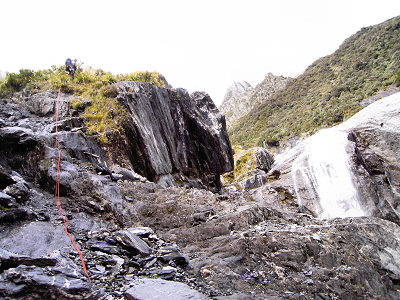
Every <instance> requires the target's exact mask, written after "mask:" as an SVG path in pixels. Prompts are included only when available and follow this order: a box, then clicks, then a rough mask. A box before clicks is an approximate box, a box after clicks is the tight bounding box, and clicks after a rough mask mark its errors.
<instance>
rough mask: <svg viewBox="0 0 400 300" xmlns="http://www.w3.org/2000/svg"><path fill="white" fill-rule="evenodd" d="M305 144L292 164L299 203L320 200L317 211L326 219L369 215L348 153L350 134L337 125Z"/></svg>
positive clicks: (309, 139) (314, 136)
mask: <svg viewBox="0 0 400 300" xmlns="http://www.w3.org/2000/svg"><path fill="white" fill-rule="evenodd" d="M303 143H304V145H303V147H304V148H303V152H302V153H301V154H300V155H299V156H298V157H297V158H296V159H295V161H294V162H293V165H292V176H293V182H294V187H295V191H296V194H297V199H298V201H299V205H300V206H301V205H302V201H303V199H302V197H304V198H307V199H311V201H319V206H320V209H317V214H318V217H320V218H324V219H329V218H335V217H341V218H344V217H356V216H365V215H366V213H365V212H364V211H363V209H362V208H361V206H360V204H359V201H358V193H357V188H356V187H355V185H354V183H353V179H352V177H353V175H352V171H351V165H350V159H349V154H348V153H347V152H346V147H347V146H348V143H349V141H348V139H347V133H346V132H344V131H340V130H339V129H338V128H335V127H334V128H329V129H324V130H321V131H319V132H318V133H317V134H315V135H313V136H312V137H310V138H308V139H307V140H305V141H304V142H303ZM316 207H318V205H316Z"/></svg>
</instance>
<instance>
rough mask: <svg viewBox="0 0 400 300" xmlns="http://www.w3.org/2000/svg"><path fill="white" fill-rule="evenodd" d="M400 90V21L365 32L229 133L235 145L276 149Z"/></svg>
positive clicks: (395, 19)
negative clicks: (287, 140) (383, 94)
mask: <svg viewBox="0 0 400 300" xmlns="http://www.w3.org/2000/svg"><path fill="white" fill-rule="evenodd" d="M395 85H397V86H399V85H400V16H398V17H395V18H393V19H390V20H388V21H386V22H384V23H381V24H378V25H375V26H371V27H367V28H362V29H361V30H360V31H359V32H357V33H356V34H354V35H353V36H351V37H349V38H348V39H346V40H345V41H344V42H343V44H342V45H341V46H340V47H339V49H338V50H337V51H335V52H334V53H333V54H331V55H328V56H326V57H323V58H320V59H318V60H317V61H315V62H314V63H313V64H312V65H310V66H309V67H308V68H307V69H306V70H305V72H304V73H303V74H302V75H300V76H298V77H297V78H294V79H289V80H288V83H287V85H286V87H285V88H284V89H282V90H280V91H278V92H277V93H275V94H274V95H272V96H270V97H269V98H268V99H267V100H265V99H264V101H262V103H261V104H259V105H257V106H255V107H254V108H253V109H252V110H251V111H250V112H249V113H247V114H246V115H244V116H243V117H241V118H240V119H239V120H237V121H236V122H235V123H234V124H233V126H232V127H231V128H230V129H229V135H230V137H231V141H232V144H238V145H241V146H244V147H251V146H255V145H262V144H263V142H264V141H265V142H267V143H268V144H269V145H272V146H278V145H279V142H280V141H281V140H283V139H285V138H288V137H289V136H293V135H298V136H299V135H301V134H302V133H305V132H311V133H312V132H315V131H317V130H318V129H320V128H323V127H329V126H332V125H335V124H338V123H340V122H342V121H343V120H345V119H348V118H349V117H350V116H352V115H354V114H355V113H356V112H358V111H359V110H360V109H362V107H363V106H362V101H363V100H365V99H368V98H369V97H371V96H373V95H376V94H377V93H379V92H380V91H384V90H390V89H393V88H394V86H395Z"/></svg>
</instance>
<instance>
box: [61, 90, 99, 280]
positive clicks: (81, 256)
mask: <svg viewBox="0 0 400 300" xmlns="http://www.w3.org/2000/svg"><path fill="white" fill-rule="evenodd" d="M59 101H60V89H59V90H58V97H57V108H56V142H55V145H54V146H55V147H56V148H58V105H59ZM60 164H61V150H58V163H57V184H56V192H55V202H56V205H57V208H58V215H59V216H60V217H62V218H63V220H64V225H65V227H64V231H65V233H66V234H67V235H68V236H69V238H70V240H71V243H72V245H73V246H74V247H75V249H76V251H77V252H78V254H79V257H80V258H81V262H82V268H83V271H84V272H85V274H86V276H87V278H88V279H89V282H92V280H91V279H90V276H89V274H88V272H87V270H86V265H85V261H84V259H83V254H82V252H81V251H80V250H79V248H78V247H77V246H76V244H75V242H74V239H73V237H72V235H71V234H70V233H69V232H68V218H67V214H66V213H65V211H64V210H63V208H62V207H61V202H60V177H61V168H60Z"/></svg>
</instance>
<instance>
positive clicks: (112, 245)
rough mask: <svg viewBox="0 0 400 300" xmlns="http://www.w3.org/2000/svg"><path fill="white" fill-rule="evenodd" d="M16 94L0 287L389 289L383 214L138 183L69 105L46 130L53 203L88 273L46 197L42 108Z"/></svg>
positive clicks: (9, 124)
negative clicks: (319, 210)
mask: <svg viewBox="0 0 400 300" xmlns="http://www.w3.org/2000/svg"><path fill="white" fill-rule="evenodd" d="M49 95H50V96H51V97H50V96H49ZM54 96H55V94H54V93H48V94H44V95H39V96H36V98H34V99H35V101H41V100H40V99H42V98H43V97H50V98H51V99H54ZM203 97H204V95H197V96H195V99H197V100H196V101H199V103H200V104H199V107H203V106H204V105H208V104H207V103H208V102H207V101H206V102H204V103H203V102H202V101H203V100H202V99H203ZM64 98H65V99H68V95H63V99H64ZM45 99H48V98H45ZM24 101H25V102H26V103H27V104H28V105H27V106H25V105H24V103H25V102H22V104H16V103H12V101H9V102H3V104H4V105H2V106H0V119H1V122H0V124H1V128H0V136H1V138H2V140H1V141H2V142H4V143H5V144H0V179H1V180H0V208H1V211H0V298H4V299H107V300H108V299H231V300H233V299H398V297H399V294H398V291H397V289H396V288H398V285H399V283H400V264H399V262H400V251H399V249H400V229H399V226H398V225H397V224H396V223H392V222H391V221H390V220H383V219H381V218H374V217H361V218H346V219H333V220H330V221H328V220H319V219H316V218H314V217H313V216H312V215H311V214H306V213H299V212H298V206H296V203H295V201H294V200H293V199H290V190H289V188H288V189H285V188H283V187H282V186H278V185H276V186H275V187H274V188H273V187H270V188H269V190H268V197H270V198H273V200H271V201H270V202H268V201H266V200H265V201H259V202H257V201H256V200H254V198H252V197H250V195H249V194H248V193H246V192H240V191H238V190H236V189H232V188H231V187H229V188H223V189H222V190H220V191H219V193H214V192H211V191H210V190H207V189H200V188H195V187H191V186H190V185H188V186H186V187H177V186H171V187H165V186H162V185H160V184H156V183H153V182H149V181H148V180H146V179H144V178H143V177H138V176H136V175H137V174H136V175H135V173H133V172H132V170H128V169H126V168H125V169H124V168H122V167H120V169H118V168H113V167H112V166H110V168H108V167H107V163H105V162H106V161H107V159H106V155H105V154H104V153H103V149H102V147H100V146H99V145H97V143H96V142H95V140H91V139H90V137H87V136H86V135H85V134H84V133H79V134H78V133H77V132H74V131H72V130H73V128H74V127H73V126H75V125H73V124H77V123H79V127H81V126H82V125H84V124H82V120H81V118H80V117H79V116H77V117H73V118H77V119H74V121H73V122H72V121H71V122H70V125H71V124H72V125H71V126H66V127H64V128H63V129H61V130H60V132H59V138H60V140H61V141H63V143H61V151H62V156H61V162H60V166H61V172H60V202H61V204H62V207H63V209H64V210H65V212H66V216H67V218H68V230H69V232H70V233H71V235H72V237H73V238H74V241H75V243H76V245H77V246H78V248H79V249H80V250H81V251H82V254H83V258H84V261H85V264H86V267H87V271H88V274H89V276H90V278H91V282H89V281H88V278H87V277H86V275H85V273H84V272H83V269H82V264H81V260H80V256H79V254H78V253H77V251H76V250H75V249H74V247H73V246H72V244H71V241H70V239H69V237H68V236H67V235H66V234H65V231H64V228H65V225H64V222H63V219H62V218H61V217H60V215H59V214H58V208H57V205H56V204H55V201H54V189H55V183H56V180H57V162H58V151H57V150H56V149H54V148H53V145H54V141H55V134H54V131H53V129H54V118H53V117H51V116H50V115H49V114H48V113H47V111H51V105H50V106H48V107H47V106H44V107H43V108H40V110H39V111H40V114H41V115H43V116H42V117H39V116H38V115H34V114H33V112H35V113H38V114H39V112H37V110H36V108H35V107H36V106H35V107H34V109H33V108H32V107H31V106H30V105H31V104H29V101H32V99H25V100H24ZM46 101H48V100H46ZM46 101H45V102H46ZM50 102H51V101H50ZM46 103H47V102H46ZM35 105H36V104H35ZM29 107H31V108H29ZM40 107H41V106H40ZM28 108H29V109H28ZM203 109H205V108H204V107H203ZM65 111H68V110H67V109H66V110H65ZM63 118H65V119H64V120H66V119H69V118H72V117H71V116H70V115H69V114H68V113H66V114H65V115H64V117H63ZM75 122H77V123H75ZM22 125H23V126H25V127H22V128H24V129H23V130H21V129H18V128H21V126H22ZM16 127H17V128H16ZM10 128H13V129H12V130H11V129H10ZM75 134H76V135H75ZM26 141H28V142H26ZM32 141H34V142H32ZM6 144H7V146H4V145H6ZM87 153H90V154H91V155H88V154H87ZM93 155H95V156H93ZM121 168H122V169H121ZM372 169H373V168H372ZM107 170H110V171H109V172H108V171H107ZM115 174H120V175H121V176H120V177H119V176H115ZM269 176H274V178H280V177H281V176H282V174H277V173H274V175H271V174H270V175H269ZM267 178H268V177H267ZM270 178H272V177H270ZM275 180H277V179H275ZM276 203H278V204H279V205H276ZM166 295H168V298H165V296H166ZM169 295H171V297H169ZM160 297H161V298H160ZM179 297H180V298H179Z"/></svg>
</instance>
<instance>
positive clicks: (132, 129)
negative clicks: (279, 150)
mask: <svg viewBox="0 0 400 300" xmlns="http://www.w3.org/2000/svg"><path fill="white" fill-rule="evenodd" d="M115 87H116V88H117V90H118V96H117V98H118V100H119V101H120V102H121V103H122V104H123V105H124V106H125V107H126V109H127V110H128V113H129V115H128V119H127V122H126V128H125V132H126V135H127V137H128V144H129V152H130V153H129V154H130V157H131V163H132V165H133V167H134V170H135V171H136V172H137V173H139V174H142V175H144V176H145V177H147V178H148V179H149V180H151V181H156V182H157V181H158V180H159V179H161V178H163V182H166V183H167V184H168V183H169V184H171V182H172V183H173V181H171V180H165V178H164V177H165V175H174V177H175V178H179V180H184V181H185V180H186V179H189V178H199V179H201V181H202V182H203V184H205V185H206V186H209V185H214V186H215V187H216V188H219V187H220V182H219V175H220V174H222V173H225V172H228V171H230V170H232V168H233V151H232V149H231V145H230V141H229V138H228V134H227V131H226V126H225V118H224V116H223V115H222V114H220V113H219V111H218V109H217V108H216V107H215V105H214V103H213V101H212V100H211V98H210V97H209V96H208V95H207V94H206V93H202V92H195V93H193V94H191V95H189V94H188V92H187V91H186V90H184V89H176V90H175V89H165V88H160V87H157V86H154V85H151V84H148V83H144V82H132V81H130V82H119V83H116V84H115Z"/></svg>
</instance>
